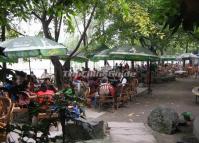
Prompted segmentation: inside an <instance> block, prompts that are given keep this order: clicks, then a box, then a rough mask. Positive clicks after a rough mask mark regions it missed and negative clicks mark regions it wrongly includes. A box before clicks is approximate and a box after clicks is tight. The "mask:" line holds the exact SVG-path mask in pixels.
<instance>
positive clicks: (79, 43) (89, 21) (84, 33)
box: [69, 3, 97, 57]
mask: <svg viewBox="0 0 199 143" xmlns="http://www.w3.org/2000/svg"><path fill="white" fill-rule="evenodd" d="M96 7H97V3H96V4H95V5H94V7H93V10H92V12H91V15H90V17H89V20H88V23H87V24H86V27H85V29H84V32H83V33H82V35H81V37H80V39H79V42H78V44H77V46H76V48H75V49H74V50H73V51H72V53H71V54H70V55H69V57H72V56H73V55H74V54H75V52H76V51H77V50H78V49H79V47H80V45H81V42H82V41H83V39H84V36H85V35H86V31H87V30H88V27H89V26H90V23H91V21H92V18H93V16H94V13H95V9H96Z"/></svg>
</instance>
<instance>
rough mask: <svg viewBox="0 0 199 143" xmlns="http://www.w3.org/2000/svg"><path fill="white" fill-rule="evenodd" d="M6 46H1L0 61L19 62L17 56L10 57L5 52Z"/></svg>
mask: <svg viewBox="0 0 199 143" xmlns="http://www.w3.org/2000/svg"><path fill="white" fill-rule="evenodd" d="M4 50H5V48H3V47H0V62H1V63H3V62H6V63H17V62H18V60H17V59H16V58H8V57H7V56H6V55H5V53H4Z"/></svg>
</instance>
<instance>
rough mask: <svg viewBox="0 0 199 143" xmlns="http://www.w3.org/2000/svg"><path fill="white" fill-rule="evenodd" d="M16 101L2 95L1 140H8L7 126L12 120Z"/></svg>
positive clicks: (0, 115)
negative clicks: (13, 101)
mask: <svg viewBox="0 0 199 143" xmlns="http://www.w3.org/2000/svg"><path fill="white" fill-rule="evenodd" d="M13 108H14V103H12V102H11V100H10V99H9V98H8V97H0V142H5V141H6V136H7V133H6V128H7V127H8V125H9V124H10V122H11V115H12V112H13Z"/></svg>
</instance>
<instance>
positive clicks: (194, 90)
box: [192, 86, 199, 103]
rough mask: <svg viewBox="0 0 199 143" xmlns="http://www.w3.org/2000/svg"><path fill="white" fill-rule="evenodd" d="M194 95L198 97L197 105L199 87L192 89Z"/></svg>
mask: <svg viewBox="0 0 199 143" xmlns="http://www.w3.org/2000/svg"><path fill="white" fill-rule="evenodd" d="M192 93H193V94H194V95H195V96H196V103H197V100H198V97H199V86H197V87H194V88H193V89H192Z"/></svg>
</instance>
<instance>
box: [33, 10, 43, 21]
mask: <svg viewBox="0 0 199 143" xmlns="http://www.w3.org/2000/svg"><path fill="white" fill-rule="evenodd" d="M31 14H33V15H34V16H35V17H36V18H38V19H39V20H41V21H42V18H41V17H40V16H39V15H38V14H37V13H36V12H34V11H32V12H31Z"/></svg>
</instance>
